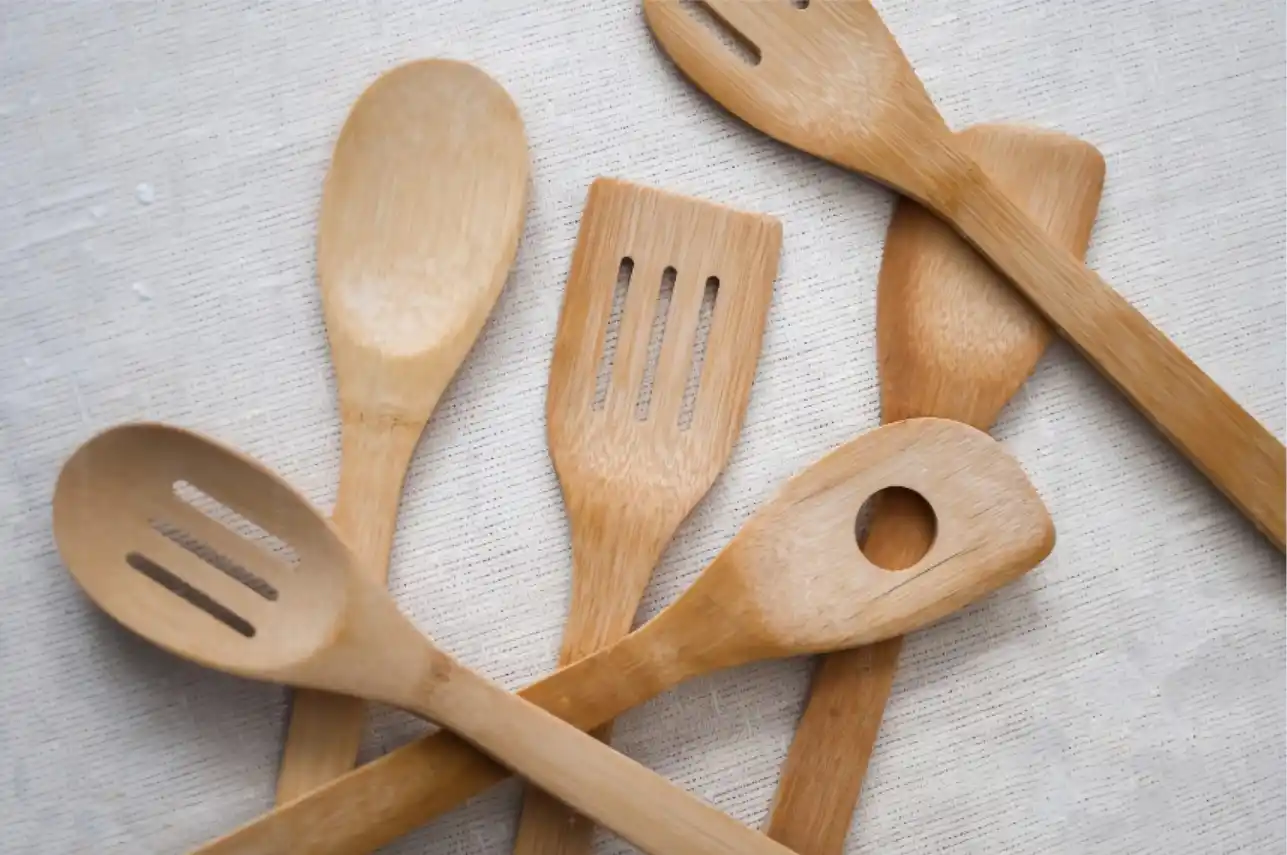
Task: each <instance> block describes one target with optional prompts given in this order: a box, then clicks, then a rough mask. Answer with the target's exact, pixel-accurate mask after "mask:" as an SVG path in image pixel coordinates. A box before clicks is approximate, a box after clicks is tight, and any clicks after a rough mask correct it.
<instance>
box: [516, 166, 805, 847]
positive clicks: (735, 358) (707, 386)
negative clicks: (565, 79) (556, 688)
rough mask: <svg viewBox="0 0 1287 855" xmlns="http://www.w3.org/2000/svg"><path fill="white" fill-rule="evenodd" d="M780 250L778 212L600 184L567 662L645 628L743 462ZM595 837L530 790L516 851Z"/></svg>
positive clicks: (577, 426) (565, 430)
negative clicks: (713, 497)
mask: <svg viewBox="0 0 1287 855" xmlns="http://www.w3.org/2000/svg"><path fill="white" fill-rule="evenodd" d="M781 243H782V227H781V225H780V224H779V223H778V222H777V220H774V219H773V218H771V217H765V216H761V215H758V214H749V213H744V212H741V211H734V210H732V209H730V208H726V207H723V206H720V205H716V204H713V203H711V202H705V201H701V200H698V199H691V198H687V197H683V196H677V195H674V194H671V193H666V192H663V191H661V190H656V189H652V188H648V187H641V186H638V185H635V184H630V183H627V182H624V181H617V180H612V179H605V178H600V179H598V180H596V181H595V182H594V183H593V184H592V185H591V186H590V192H589V196H588V198H587V201H586V206H585V211H584V213H583V214H582V218H581V230H580V235H579V237H578V240H577V247H576V252H575V254H574V256H573V259H572V270H571V273H570V275H569V277H568V283H567V290H566V293H565V295H564V298H563V309H562V313H561V315H560V317H559V327H558V334H557V337H556V338H555V342H554V358H553V361H552V363H551V365H550V385H549V392H548V396H547V399H546V409H547V412H546V423H547V430H548V433H549V441H550V456H551V457H552V458H553V460H554V468H555V469H556V471H557V472H558V475H559V483H560V484H561V485H562V488H563V495H564V501H565V504H566V505H567V513H568V521H569V524H570V525H571V529H572V602H571V608H570V611H569V614H568V622H567V626H566V627H565V629H564V635H563V648H562V651H561V653H560V655H559V664H560V665H561V666H562V665H569V664H571V663H573V662H576V661H577V660H579V659H582V658H584V657H586V656H588V655H590V654H591V653H595V652H596V651H598V650H600V649H601V648H603V647H605V646H607V645H608V644H610V643H612V642H614V641H617V640H618V639H620V638H621V637H622V636H624V635H625V634H626V633H628V632H629V631H630V624H631V621H632V620H633V619H634V615H635V612H636V611H637V610H638V608H639V600H640V598H641V597H642V596H643V592H644V588H645V587H646V586H647V584H648V578H649V577H650V576H651V575H652V570H653V568H654V567H655V566H656V564H657V561H658V560H659V559H660V558H661V553H662V551H663V550H664V549H665V548H666V545H667V544H668V543H670V540H671V538H672V537H674V534H675V529H676V528H678V527H679V524H680V523H681V522H683V520H684V518H685V517H687V516H688V514H689V512H690V511H692V509H693V507H694V506H695V505H696V504H697V502H698V501H700V500H701V498H702V496H704V495H706V493H707V491H708V490H709V489H710V487H711V484H712V483H713V482H714V481H715V478H716V476H717V475H718V474H719V472H720V470H722V469H723V468H724V465H725V463H727V462H728V456H729V453H730V452H731V451H732V448H733V443H734V441H735V440H736V439H737V435H738V432H739V431H740V430H741V426H742V417H743V415H744V414H745V412H746V404H747V401H748V400H749V398H750V392H751V382H752V380H753V379H754V377H755V366H756V362H757V361H758V357H759V353H760V341H761V339H762V337H763V333H764V321H765V317H766V316H767V314H768V309H769V304H770V302H771V301H772V297H773V279H774V277H775V276H776V275H777V269H778V252H779V249H780V246H781ZM614 284H615V293H614ZM618 318H619V322H618ZM614 327H615V329H614ZM649 381H651V382H649ZM609 733H610V725H609V726H608V727H604V728H602V729H601V730H599V731H597V732H596V735H597V736H599V737H600V738H601V739H605V740H606V739H607V738H608V736H609ZM592 831H593V826H592V824H591V823H590V822H589V821H588V820H586V819H585V818H584V817H581V816H579V815H578V814H576V813H574V812H572V810H571V809H570V808H568V807H566V806H565V805H564V804H563V803H561V802H559V801H557V800H555V799H553V798H551V797H549V796H547V795H545V794H544V793H542V792H541V791H539V790H535V789H529V792H528V795H527V800H526V802H525V803H524V806H523V814H522V818H521V821H520V824H519V831H518V837H517V840H516V843H515V851H516V852H519V853H526V855H535V853H543V855H554V853H574V852H588V851H589V849H590V844H591V838H592V834H591V832H592Z"/></svg>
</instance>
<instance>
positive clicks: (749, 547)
mask: <svg viewBox="0 0 1287 855" xmlns="http://www.w3.org/2000/svg"><path fill="white" fill-rule="evenodd" d="M64 480H66V479H64ZM891 485H900V486H903V487H906V488H907V489H911V490H914V491H916V492H917V493H918V494H920V495H921V496H923V497H924V498H925V500H926V501H927V502H928V503H929V504H930V506H931V507H932V508H933V509H934V512H935V514H936V516H937V520H938V529H937V535H936V537H935V541H934V545H933V546H932V547H931V548H930V550H929V552H927V553H926V554H925V556H924V557H923V558H922V559H921V560H920V561H918V562H917V563H916V564H914V565H913V566H911V567H910V568H908V569H907V570H904V571H902V572H898V573H891V572H888V571H885V570H881V569H879V568H877V567H875V566H874V565H872V564H871V563H870V562H869V561H867V559H865V558H864V557H863V555H862V553H861V552H860V551H859V549H858V546H857V543H856V540H855V535H854V528H855V520H856V517H857V515H858V512H859V510H860V509H861V507H862V505H863V503H864V501H865V500H866V499H867V498H868V497H869V496H871V495H872V494H874V493H876V492H877V491H879V490H881V489H882V488H885V487H888V486H891ZM1053 543H1054V530H1053V528H1052V527H1051V523H1050V518H1049V516H1048V515H1047V513H1046V510H1045V508H1044V506H1043V505H1042V504H1041V501H1040V499H1039V498H1038V497H1037V496H1036V494H1035V492H1034V491H1033V489H1032V486H1031V485H1030V484H1029V483H1028V481H1027V478H1026V477H1025V476H1024V475H1023V472H1022V470H1020V468H1019V466H1018V464H1017V463H1016V462H1015V461H1014V460H1013V458H1011V457H1009V456H1008V455H1006V454H1005V452H1004V451H1003V450H1002V449H1001V448H1000V446H998V445H997V444H996V443H995V442H993V441H992V440H991V439H990V438H989V437H988V436H987V435H986V434H984V433H981V432H980V431H977V430H975V429H974V428H971V427H968V426H965V425H962V424H958V423H955V422H950V421H945V420H940V419H915V420H909V421H904V422H899V423H897V424H893V425H887V426H885V427H882V428H879V429H877V430H874V431H871V432H870V433H867V434H865V435H863V436H860V437H858V438H857V439H854V440H852V441H850V442H848V443H846V444H844V445H842V446H840V447H839V448H838V449H836V450H835V451H833V452H831V453H830V454H828V455H826V456H825V457H823V458H822V459H821V460H819V461H818V462H817V463H815V464H813V465H812V466H810V467H809V468H808V469H806V470H805V471H804V472H802V473H800V474H798V475H796V476H795V477H794V478H792V479H791V480H789V481H788V482H787V483H786V485H785V486H784V487H783V488H782V489H781V491H780V492H779V493H778V494H777V496H776V497H775V498H773V499H772V500H771V501H769V502H768V503H766V504H765V505H764V506H762V507H761V508H760V510H759V511H758V512H757V513H756V514H755V515H754V516H753V517H752V518H751V519H750V520H749V521H748V522H747V523H746V525H744V526H743V527H742V530H741V531H740V532H739V533H738V534H737V536H736V537H734V538H733V540H732V541H731V542H730V543H729V544H728V546H727V547H725V549H724V550H723V551H722V552H720V554H719V555H718V556H717V557H716V558H715V560H714V561H713V562H712V563H711V564H710V565H709V566H708V567H707V568H706V570H705V571H704V572H703V573H702V574H701V575H700V576H699V577H698V579H697V581H696V582H694V583H693V585H692V587H690V588H689V589H688V590H687V591H685V592H684V593H683V594H682V595H681V596H680V597H679V599H677V600H676V601H675V602H674V603H672V604H671V605H670V606H669V607H667V608H666V609H665V610H664V611H662V613H661V614H659V615H658V616H657V617H655V618H653V619H652V620H651V621H649V622H648V623H646V624H644V626H642V627H641V628H639V629H638V630H636V631H635V632H633V633H631V634H630V635H628V636H626V637H625V638H624V639H622V640H621V641H619V642H617V643H616V644H614V645H612V646H611V647H608V648H606V649H604V650H601V651H599V652H598V653H595V654H593V655H591V656H589V657H587V658H586V659H582V660H580V661H579V662H576V663H574V664H572V665H569V666H568V667H566V668H564V669H562V670H560V671H558V672H557V673H555V674H553V675H551V676H550V677H547V678H545V679H544V680H541V681H540V682H538V683H536V684H534V685H532V686H529V687H528V688H526V689H524V690H523V691H522V692H520V694H521V695H522V696H523V697H524V698H526V699H527V700H529V701H531V702H532V703H534V704H536V705H537V706H540V707H543V708H545V709H547V710H549V711H550V712H551V713H553V714H554V715H556V716H558V717H559V718H562V719H564V720H566V721H569V722H571V723H572V724H574V725H575V726H576V727H578V728H581V729H583V730H589V729H591V728H595V727H598V726H599V725H601V724H603V723H604V722H606V721H608V720H610V719H612V718H614V717H616V716H618V715H620V714H621V713H623V712H625V711H626V710H628V709H630V708H631V707H634V706H636V705H638V704H641V703H644V702H645V701H647V700H649V699H651V698H654V697H656V696H657V695H659V694H661V693H662V692H664V691H666V690H668V689H670V688H672V687H674V686H676V685H678V684H679V683H681V682H683V681H684V680H686V679H689V678H691V677H696V676H699V675H702V674H707V673H710V672H712V671H716V670H719V669H721V668H730V667H733V666H735V665H740V664H744V663H747V662H752V661H757V660H762V659H773V658H780V657H787V656H798V655H805V654H812V653H822V652H828V651H832V650H842V649H845V648H848V647H854V646H856V645H860V644H869V643H872V642H875V641H878V640H882V639H885V638H890V637H893V636H895V635H902V634H904V633H906V632H909V631H911V630H913V629H916V628H918V627H921V626H924V625H926V624H928V623H931V622H933V621H935V620H937V619H939V618H941V617H943V616H944V615H946V614H948V613H950V612H951V611H953V610H954V609H957V608H960V607H962V606H964V605H966V604H967V603H969V602H972V601H974V600H976V599H977V598H979V597H981V596H983V595H984V594H986V593H988V592H989V591H992V590H994V589H995V588H997V587H999V586H1001V585H1003V584H1005V583H1006V582H1008V581H1010V580H1012V579H1014V578H1017V577H1018V576H1019V575H1021V574H1022V573H1024V572H1026V571H1027V570H1029V569H1030V568H1032V567H1034V566H1035V565H1036V564H1037V563H1038V562H1039V561H1041V560H1042V559H1043V558H1044V557H1045V556H1046V555H1047V554H1048V553H1049V552H1050V549H1051V547H1052V546H1053ZM100 551H101V550H100ZM96 554H97V553H96ZM118 560H119V559H118ZM69 563H71V562H70V558H69ZM100 603H101V604H103V605H105V606H106V605H107V604H106V603H102V601H101V599H100ZM109 610H110V609H109ZM507 774H508V773H507V772H506V771H505V770H504V769H503V768H501V767H500V766H498V765H496V764H495V763H493V762H491V761H489V760H488V759H487V758H485V757H483V756H481V755H479V754H478V753H477V752H476V751H475V750H474V749H472V748H470V747H469V746H468V745H467V744H465V743H464V742H462V741H461V740H459V739H457V738H455V737H453V736H451V735H450V734H446V733H437V734H434V735H432V736H429V737H426V738H424V739H421V740H419V741H418V742H415V743H413V744H411V745H408V746H404V747H402V748H399V749H397V750H396V751H392V752H390V753H389V754H386V755H385V756H383V757H381V758H380V759H378V760H375V761H373V762H371V763H368V764H366V765H365V766H362V767H361V768H359V769H356V770H354V771H353V772H350V773H349V774H347V775H345V776H344V777H342V778H339V779H337V780H335V781H333V782H332V783H330V784H328V785H326V786H325V787H323V788H321V789H319V790H317V791H316V792H313V793H310V794H308V795H306V796H304V797H303V798H301V799H299V800H297V801H295V802H293V803H291V804H289V805H285V806H282V807H279V808H277V809H276V810H274V811H273V812H272V813H270V814H267V815H265V816H263V817H261V818H260V819H257V820H255V821H253V822H251V823H249V824H247V825H245V826H242V827H241V828H240V829H238V830H237V831H235V832H233V833H232V834H230V835H228V836H227V837H224V838H222V839H220V840H218V841H215V842H213V843H211V844H209V845H207V846H205V847H203V848H202V849H200V850H199V851H200V852H201V853H203V855H252V854H253V855H267V853H283V855H284V853H291V855H317V853H346V855H353V853H361V852H370V851H371V850H373V849H375V848H376V847H378V846H382V845H383V844H385V843H388V842H389V841H390V840H393V839H394V838H396V837H397V836H399V835H401V834H404V833H406V832H408V831H410V830H411V829H412V828H414V827H415V826H416V825H418V824H420V823H423V822H426V821H427V820H429V819H430V818H432V817H434V816H437V815H439V814H441V813H443V812H445V811H447V810H449V809H450V808H452V807H454V806H456V805H458V804H460V803H461V802H463V801H464V800H466V799H468V798H470V797H471V796H473V795H475V794H477V793H479V792H481V791H483V790H484V789H486V788H487V787H489V786H491V785H492V784H494V783H496V782H498V781H501V780H503V779H504V778H505V777H506V775H507ZM558 795H559V796H560V798H561V797H562V794H558ZM662 821H663V822H665V821H668V820H664V819H663V820H662ZM673 851H675V852H682V851H683V850H682V849H678V848H676V849H675V850H673Z"/></svg>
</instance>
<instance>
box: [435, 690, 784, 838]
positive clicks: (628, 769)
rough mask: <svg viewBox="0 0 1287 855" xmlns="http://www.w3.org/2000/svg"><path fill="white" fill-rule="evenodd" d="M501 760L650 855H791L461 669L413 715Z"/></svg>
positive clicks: (588, 738) (617, 755)
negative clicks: (430, 720)
mask: <svg viewBox="0 0 1287 855" xmlns="http://www.w3.org/2000/svg"><path fill="white" fill-rule="evenodd" d="M416 711H417V712H421V713H424V714H426V715H427V716H429V717H431V718H434V719H436V720H438V721H440V722H441V723H442V724H444V725H445V726H447V727H449V728H451V729H453V730H455V731H456V732H458V733H460V734H461V735H463V736H465V737H466V738H467V739H469V740H470V741H471V742H473V743H474V744H476V745H478V746H479V747H480V748H481V749H483V750H484V751H486V752H488V753H489V754H492V755H494V756H496V757H504V758H505V762H506V763H507V764H508V765H511V766H512V767H513V768H514V769H515V770H516V771H517V772H518V773H519V774H521V775H523V776H524V777H526V778H527V779H529V780H530V781H532V782H533V783H535V784H537V785H539V786H540V787H541V789H542V790H544V791H545V792H547V793H550V794H551V795H553V796H556V797H557V798H559V799H560V800H561V801H563V802H565V803H567V804H568V805H570V806H572V807H574V808H576V809H577V810H578V811H580V812H581V813H583V814H585V815H586V816H587V817H590V818H591V819H593V820H594V821H596V822H598V823H600V824H601V825H604V826H607V827H608V828H611V829H612V830H614V831H616V832H617V833H618V834H620V835H621V836H622V837H623V838H625V839H626V840H628V841H630V842H631V843H634V844H635V845H636V846H639V847H640V848H641V849H643V850H644V851H646V852H651V853H654V855H789V850H787V849H786V848H785V847H783V846H781V845H780V844H778V843H775V842H773V841H772V840H770V839H769V838H767V837H765V836H764V835H762V834H759V833H758V832H755V831H752V830H751V829H749V828H747V827H746V826H744V825H742V824H741V823H739V822H737V821H736V820H734V819H732V818H731V817H729V816H728V815H726V814H724V813H721V812H720V811H718V810H716V809H715V808H714V807H712V806H710V805H708V804H706V803H705V802H702V801H701V800H699V799H698V798H697V797H695V796H693V795H691V794H689V793H687V792H685V791H684V790H682V789H680V788H679V787H677V786H675V785H674V784H672V783H670V782H669V781H667V780H666V779H665V778H662V777H661V776H660V775H658V774H657V773H655V772H653V771H651V770H649V769H647V768H645V767H644V766H642V765H640V764H639V763H636V762H635V761H634V760H631V759H630V758H629V757H626V756H625V755H624V754H620V753H618V752H616V751H614V750H612V748H611V747H609V746H608V745H606V744H604V743H602V742H599V741H598V740H596V739H594V738H593V737H592V736H589V735H588V734H586V733H582V732H581V731H580V730H577V729H576V728H575V727H573V726H572V725H570V724H568V723H567V722H565V721H562V720H561V719H559V718H556V717H555V716H553V715H550V714H549V713H548V712H546V711H545V710H543V709H541V708H540V707H538V706H536V705H534V704H532V703H531V702H529V701H526V700H523V699H522V698H521V697H519V696H517V695H512V694H510V693H509V692H507V691H505V690H504V689H503V688H501V687H500V686H498V685H496V684H495V683H492V682H491V681H489V680H486V679H484V678H483V677H480V676H478V675H477V674H474V673H472V672H469V671H466V670H464V669H463V668H462V669H458V670H457V671H456V672H455V673H451V674H449V675H447V676H446V677H445V679H443V680H441V681H436V682H435V683H434V684H433V685H431V686H429V687H428V688H427V691H426V693H425V703H424V704H423V706H422V707H421V708H420V709H417V710H416Z"/></svg>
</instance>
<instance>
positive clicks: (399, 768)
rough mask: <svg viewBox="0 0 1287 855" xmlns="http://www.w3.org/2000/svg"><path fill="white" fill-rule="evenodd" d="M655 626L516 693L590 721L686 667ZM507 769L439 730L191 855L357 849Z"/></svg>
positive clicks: (421, 819)
mask: <svg viewBox="0 0 1287 855" xmlns="http://www.w3.org/2000/svg"><path fill="white" fill-rule="evenodd" d="M663 614H664V613H663ZM657 625H658V624H657V619H654V621H652V622H650V623H649V624H648V625H646V626H645V627H643V628H641V629H640V630H639V631H637V632H635V633H633V634H632V635H630V636H628V637H627V638H626V639H625V640H624V641H622V642H621V643H619V644H616V645H614V646H613V647H612V648H610V649H609V650H605V651H602V652H601V653H599V654H596V655H594V656H591V657H589V658H588V659H582V660H581V661H580V662H577V663H576V664H575V665H569V666H568V667H567V668H564V669H563V670H561V671H558V672H556V673H554V674H551V675H550V676H549V677H546V678H545V679H544V680H541V681H540V682H537V683H533V684H532V685H531V686H528V687H527V688H525V689H523V690H522V691H521V692H519V694H520V695H521V696H522V697H523V698H524V699H525V700H527V701H529V702H531V703H533V704H535V705H537V706H539V707H541V708H542V709H545V710H548V711H549V712H551V713H552V714H554V715H556V716H558V717H559V718H561V719H563V720H564V721H566V722H569V723H570V724H571V725H572V726H574V727H576V728H579V729H581V730H589V729H591V728H594V727H598V726H599V725H601V724H603V723H604V722H606V721H609V720H610V719H612V718H614V717H615V716H618V715H620V714H621V713H623V712H625V711H626V710H628V709H631V708H633V707H635V706H637V705H639V704H642V703H644V702H645V701H648V700H651V699H652V698H654V697H656V696H657V695H659V694H661V693H662V692H664V691H666V690H667V689H669V688H670V687H671V686H674V685H676V684H677V683H679V682H680V681H681V680H683V679H685V678H686V677H688V676H690V672H688V671H685V670H677V665H676V663H675V662H674V657H672V656H668V655H667V656H664V657H660V658H659V657H658V656H656V655H654V649H653V648H654V645H653V644H652V642H651V641H650V637H651V636H652V635H653V634H654V632H656V633H658V634H664V633H665V632H667V630H666V629H665V628H664V627H663V628H662V629H661V630H657ZM662 649H663V651H669V649H670V648H669V647H662ZM509 774H510V773H509V771H508V770H506V769H505V768H504V767H502V766H500V765H498V764H497V763H495V762H493V761H492V760H491V759H490V758H488V757H487V756H486V755H484V754H480V753H478V751H477V750H475V749H474V748H473V747H472V746H470V745H469V743H467V742H465V741H464V740H462V739H460V738H458V737H456V736H454V735H452V734H451V733H448V732H446V731H439V732H437V733H434V734H432V735H430V736H426V737H423V738H421V739H419V740H417V741H415V742H413V743H411V744H409V745H404V746H402V747H401V748H398V749H396V750H394V751H391V752H389V753H388V754H386V755H384V756H383V757H381V758H379V759H377V760H373V761H372V762H370V763H367V764H365V765H363V766H361V767H359V768H358V769H355V770H352V771H350V772H347V773H346V774H344V775H342V776H341V777H339V778H337V779H335V780H333V781H331V782H330V783H328V784H324V785H323V786H321V787H319V788H318V789H316V790H313V791H312V792H310V793H307V794H306V795H304V796H302V797H300V798H298V799H296V800H295V801H293V802H290V803H289V804H284V805H280V806H278V807H277V808H276V809H274V810H273V811H271V812H269V813H266V814H264V815H263V816H260V817H259V818H257V819H255V820H253V821H251V822H249V823H247V824H246V825H243V826H242V827H241V828H239V829H237V830H236V831H233V832H232V833H231V834H228V835H226V836H224V837H221V838H219V839H218V840H215V841H213V842H211V843H208V844H206V845H205V846H203V847H201V848H200V849H198V850H196V851H195V852H194V855H272V853H276V855H365V853H369V852H372V851H374V850H375V849H377V848H379V847H380V846H383V845H385V844H386V843H389V842H390V841H392V840H395V839H397V838H398V837H401V836H402V835H404V834H406V833H407V832H409V831H411V830H412V829H414V828H416V827H418V826H420V825H423V824H424V823H426V822H428V821H429V820H431V819H433V818H434V817H436V816H440V815H442V814H444V813H446V812H447V811H449V810H451V809H452V808H454V807H456V806H457V805H459V804H461V803H462V802H464V801H465V800H467V799H469V798H471V797H473V796H475V795H477V794H478V793H481V792H483V791H484V790H486V789H487V788H488V787H490V786H492V785H493V784H496V783H499V782H501V781H503V780H505V778H507V777H509Z"/></svg>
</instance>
